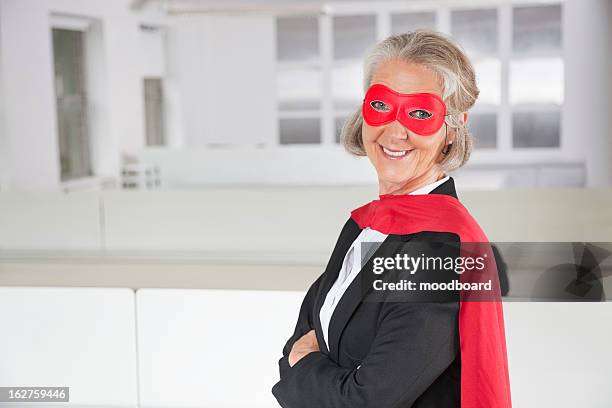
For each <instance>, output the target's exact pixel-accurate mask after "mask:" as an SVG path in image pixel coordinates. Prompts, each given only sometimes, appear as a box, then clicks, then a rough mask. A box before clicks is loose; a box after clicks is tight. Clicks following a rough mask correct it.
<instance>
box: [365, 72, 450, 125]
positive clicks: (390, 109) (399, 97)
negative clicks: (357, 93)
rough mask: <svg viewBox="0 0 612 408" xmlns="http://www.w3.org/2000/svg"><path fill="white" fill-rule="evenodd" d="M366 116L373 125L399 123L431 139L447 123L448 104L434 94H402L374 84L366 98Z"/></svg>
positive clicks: (366, 119)
mask: <svg viewBox="0 0 612 408" xmlns="http://www.w3.org/2000/svg"><path fill="white" fill-rule="evenodd" d="M362 113H363V119H364V120H365V122H366V123H367V124H368V125H370V126H382V125H384V124H387V123H390V122H392V121H394V120H398V121H399V122H400V123H401V124H402V125H403V126H404V127H406V128H407V129H409V130H411V131H412V132H414V133H416V134H418V135H421V136H429V135H432V134H434V133H436V132H437V131H438V130H440V128H441V127H442V125H443V124H444V117H445V116H446V104H445V103H444V101H443V100H442V98H440V97H439V96H438V95H435V94H432V93H413V94H401V93H399V92H396V91H394V90H392V89H391V88H389V87H387V86H385V85H383V84H373V85H372V86H370V88H369V89H368V91H367V92H366V95H365V97H364V100H363V106H362Z"/></svg>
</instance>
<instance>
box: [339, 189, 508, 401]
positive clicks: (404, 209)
mask: <svg viewBox="0 0 612 408" xmlns="http://www.w3.org/2000/svg"><path fill="white" fill-rule="evenodd" d="M351 218H352V219H353V220H354V221H355V222H356V223H357V224H358V225H359V227H360V228H362V229H363V228H366V227H370V228H372V229H375V230H377V231H379V232H382V233H384V234H400V235H405V234H413V233H416V232H421V231H435V232H451V233H455V234H457V235H458V236H459V239H460V241H461V243H462V245H461V252H462V256H463V251H464V250H463V247H464V245H463V243H466V242H478V243H483V242H484V243H488V242H489V240H488V238H487V236H486V235H485V234H484V232H483V231H482V229H481V228H480V226H479V225H478V223H476V221H475V220H474V218H473V217H472V216H471V215H470V213H469V212H468V211H467V210H466V208H465V207H464V206H463V205H462V204H461V203H460V202H459V200H457V199H456V198H454V197H452V196H450V195H445V194H423V195H409V194H402V195H391V194H385V195H381V196H380V199H379V200H374V201H372V202H370V203H368V204H366V205H364V206H362V207H359V208H357V209H355V210H353V211H352V212H351ZM480 247H481V248H482V246H480ZM486 248H488V253H487V255H488V257H487V259H488V260H490V263H489V264H488V267H487V268H488V270H489V271H493V272H494V273H489V275H488V277H489V278H492V279H491V280H492V287H493V290H494V291H495V292H496V294H497V296H496V298H495V299H488V300H486V301H482V300H480V301H467V300H466V299H467V298H464V297H463V296H462V298H461V301H460V308H459V339H460V350H461V407H462V408H509V407H511V406H512V403H511V399H510V380H509V376H508V357H507V352H506V337H505V330H504V315H503V308H502V303H501V294H500V292H499V279H498V275H497V267H496V265H495V257H494V256H493V252H492V250H491V249H490V246H489V245H486ZM462 294H463V293H462Z"/></svg>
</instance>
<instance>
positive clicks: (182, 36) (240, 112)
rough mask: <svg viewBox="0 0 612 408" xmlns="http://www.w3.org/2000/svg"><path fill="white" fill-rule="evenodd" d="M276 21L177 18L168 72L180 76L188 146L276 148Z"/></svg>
mask: <svg viewBox="0 0 612 408" xmlns="http://www.w3.org/2000/svg"><path fill="white" fill-rule="evenodd" d="M274 21H275V20H274V18H273V17H272V16H271V15H196V16H179V17H176V20H175V21H174V24H173V25H174V27H175V28H174V33H173V34H172V35H171V37H170V42H169V48H170V49H173V51H172V53H173V54H172V58H171V59H169V69H170V70H171V71H172V72H175V73H176V74H177V76H178V79H177V81H178V88H179V93H180V105H181V107H182V109H183V115H182V121H183V127H184V142H185V145H186V146H188V147H201V146H206V145H208V144H222V145H247V146H248V145H254V144H258V143H268V144H272V143H274V141H275V140H276V138H277V137H276V122H277V119H276V92H275V87H276V72H275V46H276V45H275V44H276V42H275V37H274ZM226 164H227V163H226ZM228 165H230V164H228Z"/></svg>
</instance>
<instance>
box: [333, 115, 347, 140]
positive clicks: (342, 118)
mask: <svg viewBox="0 0 612 408" xmlns="http://www.w3.org/2000/svg"><path fill="white" fill-rule="evenodd" d="M347 119H348V116H338V117H336V118H335V119H334V124H335V127H336V143H340V133H341V132H342V126H344V122H346V120H347Z"/></svg>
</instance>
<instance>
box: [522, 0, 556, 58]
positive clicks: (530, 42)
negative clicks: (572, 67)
mask: <svg viewBox="0 0 612 408" xmlns="http://www.w3.org/2000/svg"><path fill="white" fill-rule="evenodd" d="M512 21H513V25H514V27H513V35H512V48H513V50H514V52H515V53H516V54H529V53H550V52H554V53H559V52H561V5H560V4H555V5H550V6H537V7H516V8H515V9H514V11H513V18H512Z"/></svg>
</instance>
